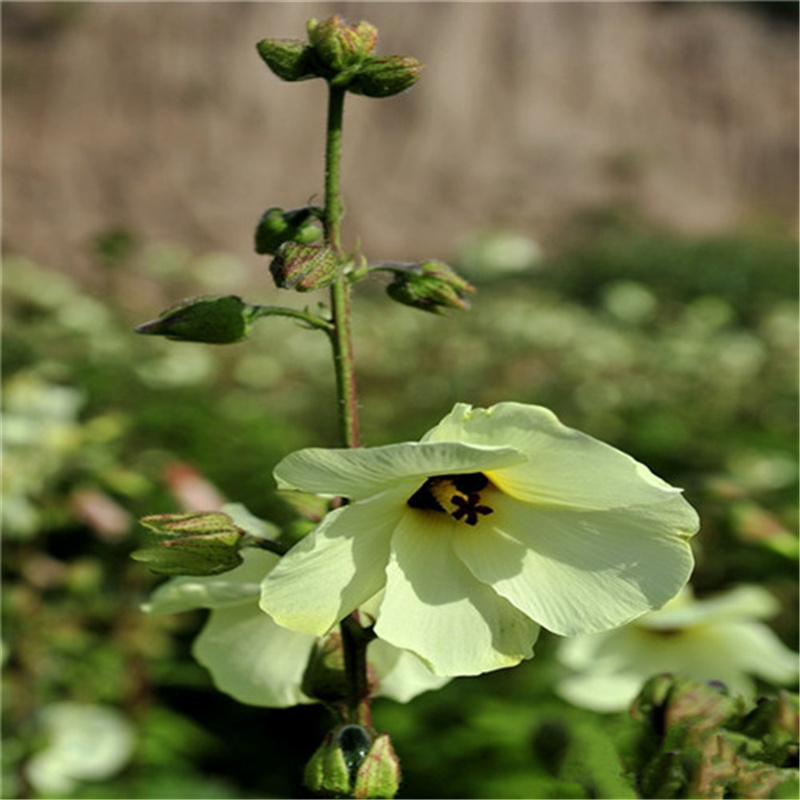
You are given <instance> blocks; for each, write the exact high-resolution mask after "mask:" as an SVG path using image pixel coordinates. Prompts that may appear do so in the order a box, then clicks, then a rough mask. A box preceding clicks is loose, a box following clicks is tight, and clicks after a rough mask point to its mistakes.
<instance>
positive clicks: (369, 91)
mask: <svg viewBox="0 0 800 800" xmlns="http://www.w3.org/2000/svg"><path fill="white" fill-rule="evenodd" d="M423 69H425V65H424V64H423V63H422V62H421V61H420V60H419V59H416V58H414V57H413V56H379V57H376V58H370V59H368V60H367V61H366V62H365V63H364V64H363V65H362V66H361V68H360V69H359V70H358V74H357V75H356V77H355V78H354V79H353V81H352V82H351V83H350V84H349V85H348V87H347V90H348V91H349V92H353V93H354V94H363V95H365V96H366V97H391V96H392V95H395V94H399V93H400V92H404V91H405V90H406V89H410V88H411V87H412V86H413V85H414V84H415V83H416V82H417V81H418V80H419V76H420V75H421V74H422V70H423Z"/></svg>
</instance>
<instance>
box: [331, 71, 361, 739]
mask: <svg viewBox="0 0 800 800" xmlns="http://www.w3.org/2000/svg"><path fill="white" fill-rule="evenodd" d="M328 91H329V94H328V126H327V139H326V147H325V218H324V221H323V222H324V226H325V239H326V241H327V242H328V244H329V245H330V246H331V247H332V248H333V250H334V252H335V253H336V255H337V257H338V258H339V261H340V267H339V272H338V275H337V276H336V280H335V281H334V282H333V284H331V314H332V317H331V322H332V323H333V330H332V331H331V332H330V339H331V344H332V346H333V363H334V370H335V372H336V396H337V399H338V404H339V431H340V436H341V440H342V443H343V444H344V445H345V447H358V393H357V390H356V376H355V365H354V362H353V344H352V333H351V325H350V281H349V279H348V276H347V275H346V274H345V271H344V267H343V262H344V260H345V259H344V253H343V251H342V240H341V224H342V214H343V210H342V208H343V207H342V192H341V161H342V119H343V116H344V96H345V90H344V89H342V88H340V87H337V86H331V85H330V84H329V86H328ZM341 631H342V647H343V650H344V662H345V674H346V676H347V689H348V697H347V716H348V718H349V721H350V722H352V723H355V724H361V725H366V726H368V725H369V724H370V706H369V686H368V681H367V645H368V644H369V641H370V638H371V636H372V634H371V632H368V631H366V630H365V629H364V628H362V627H361V625H360V624H359V621H358V611H354V612H353V613H352V614H351V615H350V616H349V617H347V618H346V619H344V620H342V623H341Z"/></svg>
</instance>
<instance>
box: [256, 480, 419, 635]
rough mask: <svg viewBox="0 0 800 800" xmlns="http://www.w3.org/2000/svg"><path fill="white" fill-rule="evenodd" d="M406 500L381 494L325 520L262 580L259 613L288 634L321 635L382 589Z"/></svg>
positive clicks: (399, 495)
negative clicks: (295, 632)
mask: <svg viewBox="0 0 800 800" xmlns="http://www.w3.org/2000/svg"><path fill="white" fill-rule="evenodd" d="M405 496H406V493H405V491H404V490H401V491H400V492H398V490H394V491H392V492H384V493H383V494H379V495H377V496H376V497H373V498H370V499H369V500H363V501H361V502H358V503H353V504H352V505H349V506H345V507H344V508H339V509H337V510H335V511H332V512H331V513H330V514H327V515H326V516H325V518H324V519H323V520H322V522H320V524H319V525H318V526H317V527H316V528H315V529H314V530H313V531H312V532H311V533H310V534H308V536H306V537H305V538H304V539H302V540H301V541H300V542H298V543H297V544H296V545H295V546H294V547H293V548H292V549H291V550H290V551H289V552H288V553H287V554H286V555H285V556H283V557H282V558H281V560H280V563H279V564H278V565H277V566H276V567H275V568H274V569H273V570H272V572H270V574H269V575H268V576H267V578H266V579H265V580H264V582H263V584H262V587H261V603H260V605H261V608H262V609H263V610H264V611H266V612H267V613H268V614H269V615H270V616H271V617H272V618H273V619H274V620H275V621H276V622H277V623H278V624H280V625H284V626H285V627H287V628H292V629H293V630H296V631H301V632H303V633H311V634H314V635H316V636H322V635H324V634H326V633H327V632H328V631H329V630H330V629H331V628H332V627H333V626H334V625H335V624H336V623H337V622H339V620H341V619H343V618H344V617H346V616H347V615H348V614H349V613H350V612H351V611H352V610H353V609H354V608H356V607H357V606H359V605H361V603H363V602H365V601H366V600H368V599H369V598H370V597H372V596H373V595H374V594H377V592H379V591H380V590H381V589H382V588H383V584H384V581H385V572H384V570H385V567H386V562H387V561H388V559H389V546H390V538H391V534H392V530H393V529H394V526H395V525H396V524H397V521H398V519H399V516H400V514H401V513H402V512H401V509H403V508H404V505H403V503H404V500H405Z"/></svg>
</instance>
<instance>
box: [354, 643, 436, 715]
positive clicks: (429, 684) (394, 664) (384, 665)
mask: <svg viewBox="0 0 800 800" xmlns="http://www.w3.org/2000/svg"><path fill="white" fill-rule="evenodd" d="M367 657H368V658H369V663H370V664H371V665H372V666H373V668H374V669H375V672H376V673H377V674H378V676H379V682H378V691H377V692H376V694H377V695H378V696H379V697H389V698H391V699H392V700H397V701H398V702H399V703H407V702H408V701H409V700H411V699H412V698H414V697H416V696H417V695H418V694H422V693H423V692H427V691H430V690H431V689H439V688H441V687H442V686H444V685H445V684H446V683H448V682H449V681H450V678H449V677H442V676H441V675H434V674H433V673H432V672H431V671H430V670H429V669H428V668H427V667H426V666H425V664H423V663H422V661H420V660H419V659H418V658H417V657H416V656H415V655H414V654H413V653H409V652H408V651H407V650H398V649H397V648H396V647H393V646H392V645H390V644H389V643H388V642H384V641H383V639H376V640H375V641H374V642H372V643H371V644H370V645H369V650H368V651H367Z"/></svg>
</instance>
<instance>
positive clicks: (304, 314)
mask: <svg viewBox="0 0 800 800" xmlns="http://www.w3.org/2000/svg"><path fill="white" fill-rule="evenodd" d="M251 308H252V314H253V317H252V318H253V319H258V318H259V317H292V318H293V319H297V320H300V321H301V322H305V323H306V325H308V326H309V327H311V328H319V329H320V330H323V331H325V332H326V333H328V334H332V333H333V325H332V324H331V323H330V322H328V320H326V319H322V317H317V316H315V315H314V314H311V313H309V312H308V311H300V310H298V309H296V308H287V307H285V306H257V305H253V306H251Z"/></svg>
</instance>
